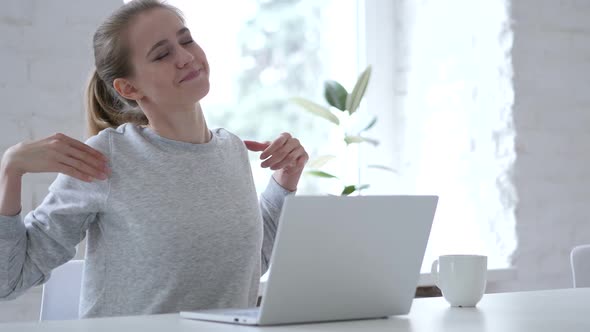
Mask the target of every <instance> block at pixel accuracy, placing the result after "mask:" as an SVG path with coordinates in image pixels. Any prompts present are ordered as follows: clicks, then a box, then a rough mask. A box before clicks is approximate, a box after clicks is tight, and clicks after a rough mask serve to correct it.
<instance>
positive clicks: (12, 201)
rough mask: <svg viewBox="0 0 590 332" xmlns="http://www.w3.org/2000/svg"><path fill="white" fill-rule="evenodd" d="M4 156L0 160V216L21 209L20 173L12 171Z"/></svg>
mask: <svg viewBox="0 0 590 332" xmlns="http://www.w3.org/2000/svg"><path fill="white" fill-rule="evenodd" d="M7 164H8V163H7V162H6V161H5V160H4V158H3V159H2V160H1V161H0V216H14V215H17V214H18V213H19V212H20V211H21V188H22V175H20V174H18V173H15V172H12V171H11V169H10V167H9V165H7Z"/></svg>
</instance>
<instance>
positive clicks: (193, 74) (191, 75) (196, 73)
mask: <svg viewBox="0 0 590 332" xmlns="http://www.w3.org/2000/svg"><path fill="white" fill-rule="evenodd" d="M202 71H203V69H199V70H191V71H190V72H189V73H188V74H186V75H185V76H184V77H183V78H182V79H181V80H180V82H178V83H182V82H184V81H190V80H192V79H194V78H196V77H197V76H199V75H200V74H201V72H202Z"/></svg>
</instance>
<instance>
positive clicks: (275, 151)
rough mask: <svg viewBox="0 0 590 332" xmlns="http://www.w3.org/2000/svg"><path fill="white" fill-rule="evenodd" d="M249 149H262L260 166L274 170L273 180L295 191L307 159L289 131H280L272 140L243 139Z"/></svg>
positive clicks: (299, 143) (299, 144)
mask: <svg viewBox="0 0 590 332" xmlns="http://www.w3.org/2000/svg"><path fill="white" fill-rule="evenodd" d="M244 144H246V148H248V150H250V151H262V153H261V154H260V159H262V160H264V161H263V162H262V163H261V164H260V166H261V167H263V168H270V169H272V170H274V171H276V172H275V173H274V174H273V177H274V178H275V180H276V181H277V182H278V183H279V184H280V185H281V186H282V187H283V188H285V189H287V190H290V191H295V190H296V189H297V184H298V183H299V178H300V177H301V173H303V168H304V167H305V164H306V163H307V161H308V160H309V156H308V155H307V152H306V151H305V148H304V147H303V146H302V145H301V142H299V140H298V139H296V138H293V137H292V136H291V135H290V134H289V133H282V134H281V135H280V136H279V137H278V138H277V139H276V140H274V141H273V142H263V143H261V142H256V141H244Z"/></svg>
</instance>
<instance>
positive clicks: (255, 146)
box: [244, 141, 270, 151]
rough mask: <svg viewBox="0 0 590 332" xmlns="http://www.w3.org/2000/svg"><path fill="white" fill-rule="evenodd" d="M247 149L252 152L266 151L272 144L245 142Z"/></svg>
mask: <svg viewBox="0 0 590 332" xmlns="http://www.w3.org/2000/svg"><path fill="white" fill-rule="evenodd" d="M244 144H245V145H246V148H247V149H248V150H250V151H264V150H265V149H266V148H268V146H269V145H270V143H260V142H256V141H244Z"/></svg>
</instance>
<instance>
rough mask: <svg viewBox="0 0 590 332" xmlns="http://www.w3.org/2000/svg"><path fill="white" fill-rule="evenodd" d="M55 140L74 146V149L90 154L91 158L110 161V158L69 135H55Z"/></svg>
mask: <svg viewBox="0 0 590 332" xmlns="http://www.w3.org/2000/svg"><path fill="white" fill-rule="evenodd" d="M54 138H56V139H59V140H63V141H64V142H65V143H68V144H69V145H71V146H73V147H74V148H76V149H78V150H80V151H83V152H86V153H88V154H89V155H90V156H93V157H95V158H98V159H102V160H103V161H108V158H107V157H106V156H105V155H103V154H102V153H101V152H100V151H98V150H96V149H93V148H92V147H90V146H88V145H87V144H84V143H82V142H80V141H78V140H75V139H73V138H71V137H69V136H67V135H64V134H55V135H54Z"/></svg>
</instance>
